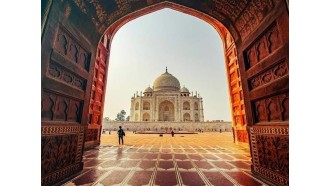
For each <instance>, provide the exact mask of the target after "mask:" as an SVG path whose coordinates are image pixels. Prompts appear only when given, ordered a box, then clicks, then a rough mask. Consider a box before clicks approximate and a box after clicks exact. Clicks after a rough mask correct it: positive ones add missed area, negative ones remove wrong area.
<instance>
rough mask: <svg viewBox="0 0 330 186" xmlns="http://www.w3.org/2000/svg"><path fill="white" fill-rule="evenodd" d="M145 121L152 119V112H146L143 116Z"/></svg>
mask: <svg viewBox="0 0 330 186" xmlns="http://www.w3.org/2000/svg"><path fill="white" fill-rule="evenodd" d="M142 120H143V121H150V114H149V113H144V114H143V116H142Z"/></svg>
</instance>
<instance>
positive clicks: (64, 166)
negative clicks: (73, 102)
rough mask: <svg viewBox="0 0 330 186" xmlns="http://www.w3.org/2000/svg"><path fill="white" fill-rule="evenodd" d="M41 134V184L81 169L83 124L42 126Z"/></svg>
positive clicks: (51, 182) (60, 178)
mask: <svg viewBox="0 0 330 186" xmlns="http://www.w3.org/2000/svg"><path fill="white" fill-rule="evenodd" d="M41 134H42V135H41V177H42V185H52V184H53V183H56V182H58V181H59V180H62V179H63V178H65V177H67V175H70V174H73V173H75V172H77V171H79V170H81V165H82V164H81V155H82V149H83V136H84V127H83V126H54V125H51V126H42V127H41Z"/></svg>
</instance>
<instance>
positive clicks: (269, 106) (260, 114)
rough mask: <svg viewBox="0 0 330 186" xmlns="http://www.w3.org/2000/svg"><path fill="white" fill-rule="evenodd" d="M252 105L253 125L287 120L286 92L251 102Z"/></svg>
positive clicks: (287, 103)
mask: <svg viewBox="0 0 330 186" xmlns="http://www.w3.org/2000/svg"><path fill="white" fill-rule="evenodd" d="M252 105H253V111H254V120H255V123H260V122H273V121H288V120H289V93H288V92H287V93H282V94H280V95H276V96H272V97H269V98H266V99H261V100H258V101H253V102H252Z"/></svg>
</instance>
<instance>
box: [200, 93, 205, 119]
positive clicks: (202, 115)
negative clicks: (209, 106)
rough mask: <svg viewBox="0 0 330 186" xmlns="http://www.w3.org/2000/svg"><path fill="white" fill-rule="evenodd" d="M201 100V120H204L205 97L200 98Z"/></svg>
mask: <svg viewBox="0 0 330 186" xmlns="http://www.w3.org/2000/svg"><path fill="white" fill-rule="evenodd" d="M200 101H201V113H200V116H201V118H200V121H204V108H203V98H200Z"/></svg>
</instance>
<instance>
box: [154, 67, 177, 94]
mask: <svg viewBox="0 0 330 186" xmlns="http://www.w3.org/2000/svg"><path fill="white" fill-rule="evenodd" d="M153 88H154V91H160V90H173V91H180V82H179V80H178V79H177V78H176V77H174V76H173V75H172V74H170V73H168V72H167V69H166V72H165V73H164V74H162V75H160V76H159V77H158V78H157V79H156V80H155V81H154V87H153Z"/></svg>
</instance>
